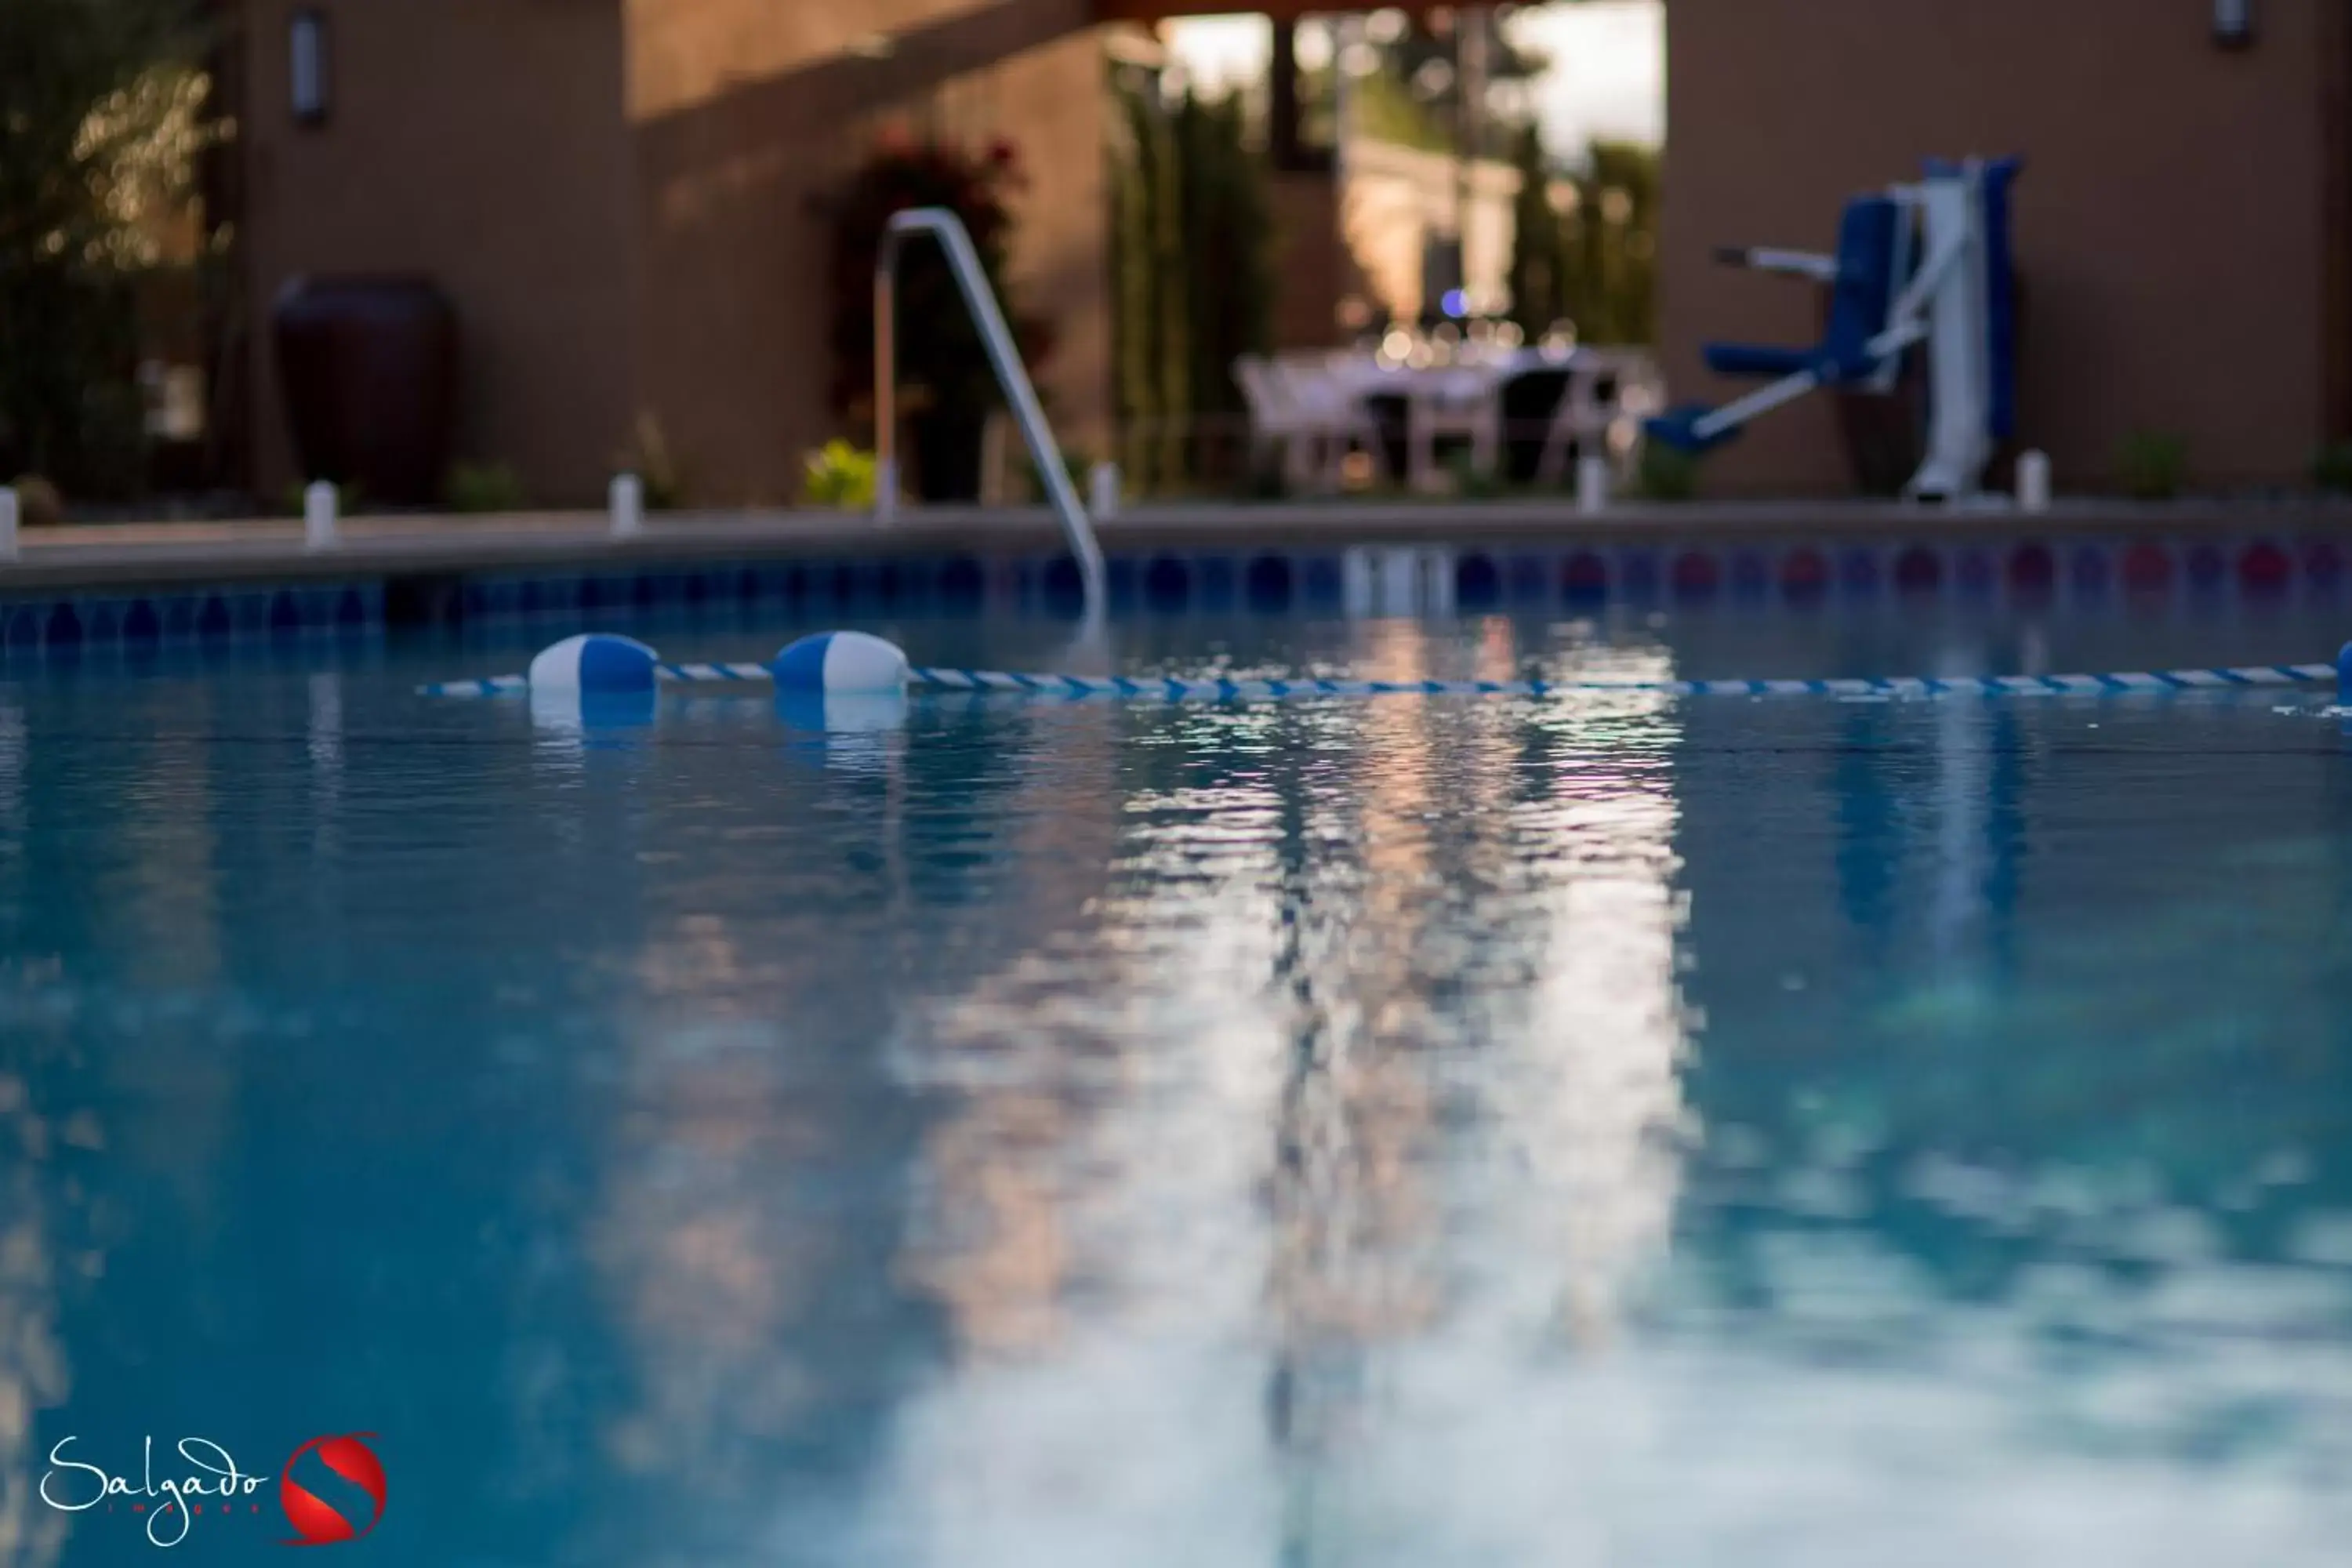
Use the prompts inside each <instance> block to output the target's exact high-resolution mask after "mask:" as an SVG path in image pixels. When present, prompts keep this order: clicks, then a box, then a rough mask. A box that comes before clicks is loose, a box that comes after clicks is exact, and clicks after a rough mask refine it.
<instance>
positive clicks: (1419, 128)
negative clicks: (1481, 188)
mask: <svg viewBox="0 0 2352 1568" xmlns="http://www.w3.org/2000/svg"><path fill="white" fill-rule="evenodd" d="M1349 113H1350V118H1351V120H1352V121H1353V130H1354V132H1355V133H1356V134H1357V135H1359V136H1363V137H1368V138H1370V140H1372V141H1374V142H1390V143H1391V144H1392V145H1395V146H1398V147H1412V148H1417V149H1419V150H1420V151H1422V152H1423V153H1452V152H1453V151H1454V127H1453V125H1452V124H1451V123H1450V122H1449V121H1446V120H1444V119H1443V118H1441V117H1440V116H1439V114H1438V112H1437V111H1436V110H1433V109H1431V108H1430V107H1429V106H1428V105H1427V104H1424V103H1423V102H1422V101H1421V100H1419V99H1417V98H1415V97H1414V96H1413V94H1412V89H1411V88H1409V87H1407V86H1406V85H1405V84H1404V82H1403V81H1402V80H1401V79H1399V78H1397V77H1396V76H1395V75H1393V74H1391V73H1390V72H1388V71H1375V72H1373V73H1372V74H1371V75H1370V76H1368V77H1364V78H1361V79H1359V80H1358V81H1357V82H1356V83H1355V84H1354V87H1353V91H1352V93H1351V94H1350V98H1349Z"/></svg>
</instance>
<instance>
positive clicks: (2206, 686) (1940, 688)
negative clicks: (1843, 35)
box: [417, 663, 2336, 702]
mask: <svg viewBox="0 0 2352 1568" xmlns="http://www.w3.org/2000/svg"><path fill="white" fill-rule="evenodd" d="M656 673H657V674H658V675H659V677H660V678H661V679H663V680H664V681H667V682H668V683H670V684H673V685H730V684H736V685H748V684H752V683H758V682H772V681H773V680H774V679H775V676H774V672H773V671H772V670H771V669H770V668H768V667H767V666H766V665H764V664H669V663H663V664H660V665H657V666H656ZM908 679H909V681H910V682H911V684H913V685H914V686H917V687H920V688H926V689H931V690H938V691H972V692H987V691H1011V692H1021V693H1024V694H1027V695H1030V696H1042V697H1066V698H1073V699H1076V698H1084V697H1123V698H1139V699H1143V700H1163V701H1171V702H1197V701H1212V702H1253V701H1265V700H1276V699H1281V698H1286V697H1389V696H1400V695H1402V696H1424V697H1552V696H1559V695H1564V694H1568V693H1571V692H1611V691H1614V692H1647V693H1651V694H1654V695H1661V696H1667V697H1940V696H1963V697H1966V696H1983V697H2042V696H2049V695H2051V694H2053V693H2063V694H2068V695H2074V696H2087V697H2099V696H2117V695H2123V694H2126V693H2147V692H2164V691H2194V690H2214V689H2229V688H2233V687H2248V686H2296V685H2305V684H2315V683H2318V682H2322V681H2333V680H2334V679H2336V667H2335V666H2334V665H2332V664H2253V665H2236V666H2229V667H2222V666H2215V667H2213V668H2206V669H2139V670H2124V671H2120V672H2116V673H2112V674H2097V675H1981V676H1978V675H1954V676H1932V675H1906V676H1895V677H1891V678H1874V677H1864V678H1859V679H1837V680H1319V679H1297V680H1228V679H1191V680H1185V679H1173V678H1171V679H1158V678H1146V679H1134V678H1129V677H1124V676H1109V677H1103V676H1085V675H1015V674H1011V673H1008V672H1006V671H1003V670H996V669H942V668H931V667H927V666H921V665H919V666H916V667H915V668H912V669H910V670H908ZM529 689H530V681H529V680H527V679H525V678H523V677H522V676H520V675H498V676H491V677H489V678H488V679H481V680H448V681H442V682H439V683H436V684H435V685H431V686H423V687H419V688H418V689H417V690H418V692H419V694H420V695H422V696H425V697H502V696H510V695H513V694H515V693H518V692H522V691H527V690H529Z"/></svg>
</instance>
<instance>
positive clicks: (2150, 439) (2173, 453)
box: [2116, 430, 2189, 500]
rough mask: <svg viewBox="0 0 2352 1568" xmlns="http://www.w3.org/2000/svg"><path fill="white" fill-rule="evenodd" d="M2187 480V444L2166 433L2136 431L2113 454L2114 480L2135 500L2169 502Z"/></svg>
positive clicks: (2181, 439)
mask: <svg viewBox="0 0 2352 1568" xmlns="http://www.w3.org/2000/svg"><path fill="white" fill-rule="evenodd" d="M2188 478H2189V442H2188V439H2187V438H2186V437H2182V436H2179V435H2177V434H2175V433H2174V432H2172V431H2168V430H2135V431H2133V432H2132V433H2131V434H2129V435H2128V436H2126V437H2124V440H2123V445H2122V447H2119V448H2118V449H2117V451H2116V480H2117V482H2118V483H2120V484H2121V485H2122V486H2123V491H2124V494H2126V495H2127V496H2130V497H2131V498H2133V499H2134V500H2172V499H2173V498H2174V497H2176V496H2178V495H2179V494H2180V491H2181V487H2182V486H2183V485H2184V484H2186V483H2187V481H2188Z"/></svg>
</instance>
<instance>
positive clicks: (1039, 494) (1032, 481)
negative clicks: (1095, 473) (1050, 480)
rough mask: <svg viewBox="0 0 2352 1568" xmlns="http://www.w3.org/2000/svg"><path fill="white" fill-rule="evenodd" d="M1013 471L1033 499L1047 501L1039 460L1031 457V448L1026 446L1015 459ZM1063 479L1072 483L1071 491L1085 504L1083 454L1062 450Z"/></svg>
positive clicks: (1085, 487)
mask: <svg viewBox="0 0 2352 1568" xmlns="http://www.w3.org/2000/svg"><path fill="white" fill-rule="evenodd" d="M1013 474H1014V476H1015V478H1017V479H1019V481H1020V483H1021V484H1022V486H1023V487H1024V488H1025V489H1027V490H1028V492H1029V495H1030V496H1031V498H1032V499H1034V500H1045V499H1046V498H1045V480H1044V479H1042V478H1040V477H1039V475H1038V472H1037V460H1036V459H1035V458H1032V457H1031V456H1030V455H1029V448H1028V447H1027V446H1026V445H1025V444H1024V446H1023V447H1021V448H1020V451H1019V453H1018V455H1017V456H1016V457H1015V458H1013ZM1062 477H1063V478H1064V479H1067V480H1069V481H1070V489H1073V490H1075V491H1076V493H1077V496H1078V499H1079V500H1080V501H1081V502H1082V503H1083V502H1084V500H1086V494H1087V459H1086V458H1085V457H1084V456H1083V455H1082V454H1080V453H1078V452H1075V451H1073V450H1071V449H1070V448H1069V447H1063V448H1062Z"/></svg>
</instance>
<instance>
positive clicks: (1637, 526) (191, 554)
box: [0, 500, 2352, 595]
mask: <svg viewBox="0 0 2352 1568" xmlns="http://www.w3.org/2000/svg"><path fill="white" fill-rule="evenodd" d="M1097 532H1098V534H1099V536H1100V538H1101V540H1102V542H1103V547H1104V548H1105V549H1106V550H1107V551H1110V552H1129V553H1133V552H1144V551H1151V550H1164V549H1228V550H1230V549H1236V548H1246V547H1248V546H1251V545H1261V544H1265V545H1276V546H1285V547H1289V548H1293V549H1296V548H1300V547H1307V548H1314V547H1318V546H1325V545H1328V546H1332V547H1337V546H1341V545H1349V544H1376V543H1398V544H1402V543H1413V544H1435V545H1442V544H1446V543H1453V542H1459V543H1465V544H1466V543H1472V542H1478V543H1485V544H1496V543H1505V542H1513V543H1532V544H1543V545H1550V546H1554V547H1559V546H1569V545H1576V544H1583V543H1593V544H1612V545H1625V544H1638V543H1643V542H1654V543H1658V544H1667V543H1706V542H1717V543H1721V542H1730V541H1735V540H1738V539H1743V538H1749V539H1770V538H1790V537H1801V538H1808V539H1819V540H1855V541H1859V540H1872V539H1874V540H1878V541H1881V542H1885V541H1888V540H1898V539H1899V540H1904V541H1920V542H1957V541H1960V540H1965V539H1967V538H1969V537H1979V538H1981V537H1986V536H1989V535H1990V536H1994V537H2010V538H2014V537H2017V536H2019V535H2023V534H2050V535H2063V536H2081V535H2084V534H2095V535H2105V536H2110V537H2112V536H2114V535H2116V534H2126V535H2152V536H2163V537H2166V538H2171V539H2180V538H2183V537H2187V536H2194V535H2197V534H2200V533H2213V534H2217V535H2230V536H2235V537H2242V536H2245V535H2248V534H2269V535H2278V536H2296V535H2311V534H2331V535H2338V536H2343V537H2346V538H2352V501H2341V500H2272V501H2219V500H2215V501H2205V500H2196V501H2170V502H2130V501H2118V500H2062V501H2060V502H2058V503H2057V504H2055V505H2053V507H2052V508H2051V509H2050V510H2048V511H2046V512H2042V513H2037V514H2032V515H2027V514H2024V513H2021V512H2018V511H2015V510H2006V509H1986V510H1978V509H1966V510H1949V509H1943V508H1934V507H1919V506H1906V505H1901V504H1897V503H1890V502H1885V501H1853V500H1832V501H1693V502H1682V503H1675V504H1664V505H1621V506H1615V507H1611V508H1609V509H1607V510H1602V511H1600V512H1594V513H1587V512H1580V511H1579V510H1575V509H1574V508H1573V507H1571V506H1567V505H1562V504H1560V503H1558V502H1549V501H1547V502H1540V503H1538V502H1525V501H1466V502H1451V503H1439V502H1425V501H1424V502H1386V503H1368V502H1356V501H1328V502H1307V503H1296V502H1292V503H1267V504H1255V505H1246V504H1218V503H1201V504H1188V505H1177V504H1166V505H1156V506H1138V507H1134V508H1131V509H1128V510H1122V511H1121V512H1119V513H1118V515H1117V516H1114V517H1109V518H1105V519H1102V520H1100V521H1098V522H1097ZM1059 538H1060V534H1059V531H1058V530H1057V528H1056V526H1055V521H1054V518H1053V515H1052V513H1050V512H1049V511H1047V510H1045V509H1043V508H1020V509H982V508H976V507H924V508H910V509H908V510H906V511H905V512H903V513H902V514H901V515H900V516H899V517H898V519H897V520H896V521H893V522H890V523H887V524H883V523H877V522H876V521H874V520H873V519H872V518H870V517H869V516H867V515H866V514H865V513H862V512H842V511H830V510H809V509H780V510H757V511H736V512H669V513H660V514H656V515H655V516H652V517H650V518H648V519H647V520H646V527H645V529H644V531H642V532H640V533H637V534H635V535H632V536H629V537H625V538H621V537H615V536H614V534H613V533H612V532H611V530H610V527H609V525H608V522H607V521H606V518H605V516H604V513H602V512H535V513H519V514H510V515H499V516H467V517H455V516H438V515H434V516H421V515H420V516H398V517H360V518H353V519H349V520H347V521H345V522H344V523H343V525H342V529H341V540H340V542H338V543H337V544H336V545H335V546H334V547H332V548H331V549H326V550H317V551H314V550H310V549H308V548H306V547H305V545H304V542H303V534H302V525H301V524H300V523H299V521H287V520H270V521H246V522H155V523H124V524H103V525H74V526H68V527H62V528H37V529H34V528H28V529H26V530H25V531H23V535H22V543H21V549H20V553H19V557H18V559H16V560H15V561H13V562H0V595H5V594H7V593H9V592H11V591H17V590H24V591H53V592H54V591H58V590H68V591H69V590H76V589H91V588H108V587H123V586H130V585H148V586H163V585H165V584H186V583H199V582H218V581H226V580H232V579H233V580H236V581H239V582H247V583H271V582H302V581H310V580H320V579H348V578H352V577H354V576H378V575H381V576H431V575H441V574H466V573H470V572H483V571H499V570H508V569H514V568H529V567H534V566H547V565H551V564H570V565H580V566H593V565H598V564H619V563H653V562H662V563H680V564H688V563H698V562H705V561H758V560H769V559H784V560H789V559H793V558H797V557H809V556H820V555H826V554H838V553H840V552H844V551H855V552H858V553H860V554H863V555H870V556H894V555H940V554H947V553H971V554H981V555H992V554H1021V553H1029V552H1041V551H1049V550H1052V549H1053V548H1054V547H1055V544H1056V543H1057V542H1058V540H1059Z"/></svg>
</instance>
